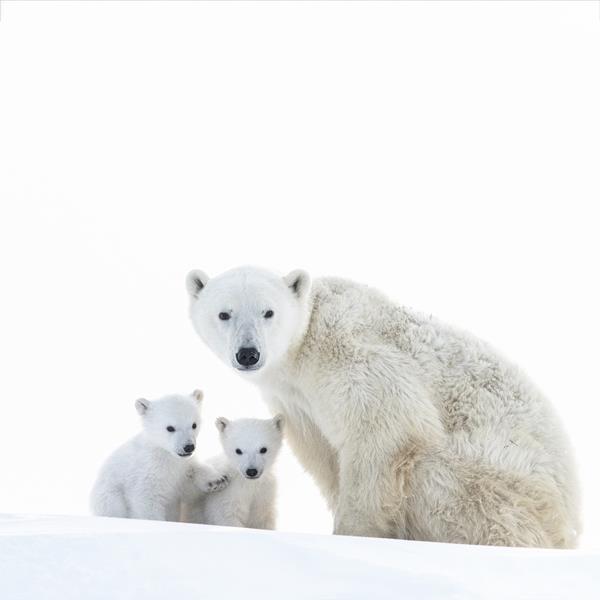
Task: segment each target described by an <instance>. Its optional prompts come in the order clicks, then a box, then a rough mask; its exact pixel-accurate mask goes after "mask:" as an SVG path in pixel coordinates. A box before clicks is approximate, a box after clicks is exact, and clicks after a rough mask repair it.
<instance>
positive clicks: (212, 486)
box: [206, 475, 229, 494]
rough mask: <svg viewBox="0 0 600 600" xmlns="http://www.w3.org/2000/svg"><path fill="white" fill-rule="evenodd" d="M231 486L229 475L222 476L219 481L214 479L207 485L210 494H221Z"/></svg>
mask: <svg viewBox="0 0 600 600" xmlns="http://www.w3.org/2000/svg"><path fill="white" fill-rule="evenodd" d="M228 485H229V477H228V476H227V475H221V477H218V478H217V479H213V480H212V481H209V482H208V483H207V484H206V491H207V492H209V493H211V494H212V493H213V492H220V491H221V490H224V489H225V488H226V487H227V486H228Z"/></svg>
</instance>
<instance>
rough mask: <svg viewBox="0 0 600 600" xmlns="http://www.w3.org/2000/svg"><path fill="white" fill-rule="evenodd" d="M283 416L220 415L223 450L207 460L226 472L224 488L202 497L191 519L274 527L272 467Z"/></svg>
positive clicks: (217, 469) (244, 525)
mask: <svg viewBox="0 0 600 600" xmlns="http://www.w3.org/2000/svg"><path fill="white" fill-rule="evenodd" d="M283 425H284V421H283V416H282V415H277V416H275V417H273V418H272V419H237V420H235V421H229V420H227V419H225V418H224V417H219V418H218V419H217V421H216V426H217V429H218V430H219V434H220V438H221V444H222V446H223V450H224V453H223V454H221V455H219V456H216V457H214V458H212V459H209V461H208V462H209V464H211V465H212V466H213V467H214V468H215V469H216V471H217V472H219V473H224V472H226V473H227V474H228V476H229V478H230V483H229V485H228V486H227V488H226V489H223V490H221V491H219V492H217V493H215V494H211V495H210V496H206V497H205V498H202V499H201V500H200V502H199V503H198V504H197V505H196V507H197V508H200V510H199V511H198V510H196V511H195V512H194V513H192V514H193V520H194V521H197V522H201V523H206V524H208V525H229V526H234V527H251V528H254V529H275V520H276V512H275V496H276V491H277V490H276V480H275V476H274V475H273V473H272V472H271V466H272V465H273V462H274V461H275V459H276V458H277V454H278V453H279V449H280V448H281V442H282V437H283Z"/></svg>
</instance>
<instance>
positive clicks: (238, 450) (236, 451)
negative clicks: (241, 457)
mask: <svg viewBox="0 0 600 600" xmlns="http://www.w3.org/2000/svg"><path fill="white" fill-rule="evenodd" d="M235 453H236V454H243V452H242V451H241V450H240V449H239V448H236V449H235Z"/></svg>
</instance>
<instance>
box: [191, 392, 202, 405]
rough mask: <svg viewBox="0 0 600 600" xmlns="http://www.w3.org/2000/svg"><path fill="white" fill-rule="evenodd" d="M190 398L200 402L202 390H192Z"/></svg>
mask: <svg viewBox="0 0 600 600" xmlns="http://www.w3.org/2000/svg"><path fill="white" fill-rule="evenodd" d="M192 398H193V399H194V400H195V401H196V402H197V403H198V404H200V402H202V398H204V392H203V391H202V390H194V391H193V392H192Z"/></svg>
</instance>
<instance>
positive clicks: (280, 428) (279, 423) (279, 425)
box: [273, 414, 285, 431]
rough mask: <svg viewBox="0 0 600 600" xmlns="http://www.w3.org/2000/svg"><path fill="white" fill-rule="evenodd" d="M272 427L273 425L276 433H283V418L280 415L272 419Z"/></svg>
mask: <svg viewBox="0 0 600 600" xmlns="http://www.w3.org/2000/svg"><path fill="white" fill-rule="evenodd" d="M273 425H275V429H277V431H283V426H284V425H285V417H284V416H283V415H282V414H278V415H275V416H274V417H273Z"/></svg>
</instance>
